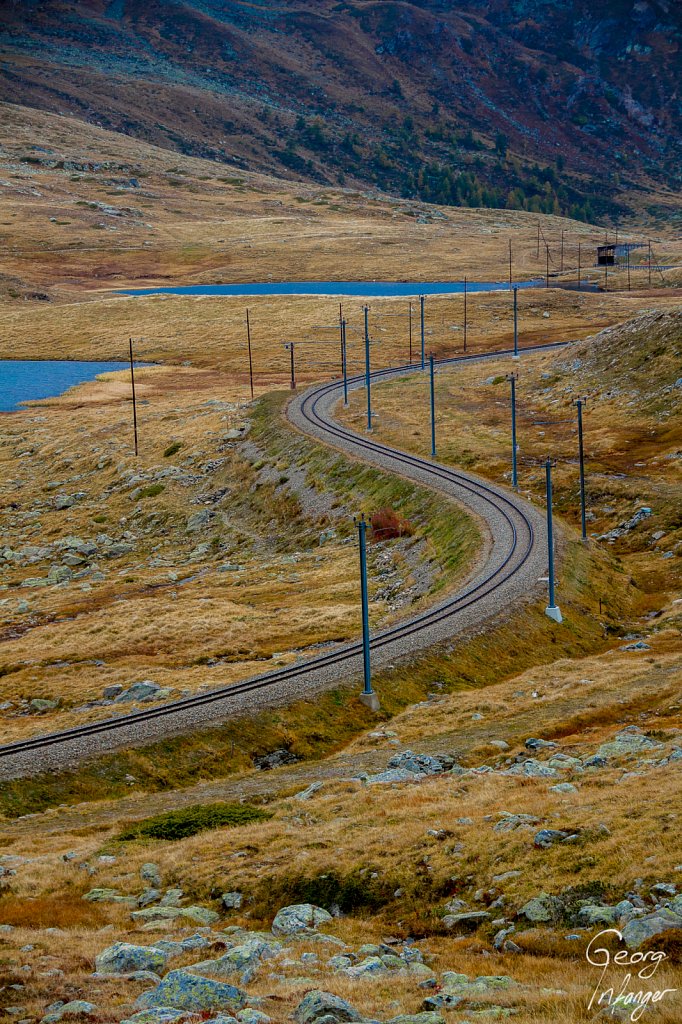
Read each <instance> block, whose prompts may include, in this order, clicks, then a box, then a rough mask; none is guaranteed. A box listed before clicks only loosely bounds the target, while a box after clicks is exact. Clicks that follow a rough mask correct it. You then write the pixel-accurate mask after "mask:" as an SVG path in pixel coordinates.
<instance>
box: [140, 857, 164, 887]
mask: <svg viewBox="0 0 682 1024" xmlns="http://www.w3.org/2000/svg"><path fill="white" fill-rule="evenodd" d="M140 878H141V879H142V881H143V882H146V883H147V884H148V885H149V886H150V888H152V889H160V888H161V872H160V871H159V865H158V864H154V863H153V862H152V861H147V863H146V864H143V865H142V867H141V868H140Z"/></svg>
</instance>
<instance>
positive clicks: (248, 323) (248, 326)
mask: <svg viewBox="0 0 682 1024" xmlns="http://www.w3.org/2000/svg"><path fill="white" fill-rule="evenodd" d="M246 343H247V345H248V347H249V382H250V384H251V401H252V402H253V360H252V358H251V321H250V320H249V311H248V309H247V310H246Z"/></svg>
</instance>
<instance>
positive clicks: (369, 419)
mask: <svg viewBox="0 0 682 1024" xmlns="http://www.w3.org/2000/svg"><path fill="white" fill-rule="evenodd" d="M364 312H365V389H366V391H367V430H368V432H369V431H371V429H372V392H371V372H370V366H369V306H365V309H364Z"/></svg>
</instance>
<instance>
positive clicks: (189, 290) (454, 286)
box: [118, 281, 542, 297]
mask: <svg viewBox="0 0 682 1024" xmlns="http://www.w3.org/2000/svg"><path fill="white" fill-rule="evenodd" d="M540 284H542V282H541V281H521V282H519V283H518V287H519V288H536V287H538V285H540ZM500 289H505V290H508V289H509V282H508V281H507V282H504V283H502V282H499V281H498V282H492V281H468V282H467V290H468V291H470V292H491V291H499V290H500ZM463 291H464V282H463V281H265V282H263V281H261V282H255V283H252V284H190V285H184V286H181V287H173V288H129V289H126V290H125V291H121V292H119V293H118V294H119V295H243V296H247V295H363V296H364V295H366V296H368V297H380V296H381V297H393V296H401V295H403V296H405V297H407V296H410V295H412V296H416V295H450V294H458V293H460V292H463Z"/></svg>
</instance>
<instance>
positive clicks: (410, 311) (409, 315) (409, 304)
mask: <svg viewBox="0 0 682 1024" xmlns="http://www.w3.org/2000/svg"><path fill="white" fill-rule="evenodd" d="M408 306H409V313H408V314H407V315H408V318H409V324H410V363H411V362H412V302H409V303H408Z"/></svg>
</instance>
